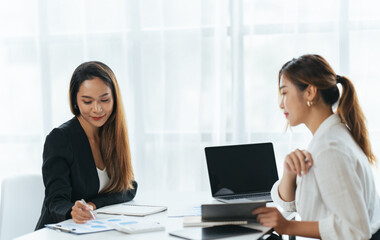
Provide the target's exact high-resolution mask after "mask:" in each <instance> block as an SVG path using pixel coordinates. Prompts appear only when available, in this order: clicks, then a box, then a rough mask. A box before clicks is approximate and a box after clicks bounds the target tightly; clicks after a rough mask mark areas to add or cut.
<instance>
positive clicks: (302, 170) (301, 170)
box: [294, 149, 307, 177]
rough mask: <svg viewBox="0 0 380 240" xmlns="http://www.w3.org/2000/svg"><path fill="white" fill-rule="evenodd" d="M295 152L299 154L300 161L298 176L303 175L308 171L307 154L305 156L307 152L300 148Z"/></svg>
mask: <svg viewBox="0 0 380 240" xmlns="http://www.w3.org/2000/svg"><path fill="white" fill-rule="evenodd" d="M294 152H295V154H296V155H297V158H298V159H297V160H298V161H297V162H298V164H299V165H298V166H299V169H298V171H297V174H298V176H300V177H301V176H302V175H303V174H306V173H307V169H306V164H305V158H306V156H305V154H304V153H303V152H302V151H301V150H299V149H297V150H295V151H294Z"/></svg>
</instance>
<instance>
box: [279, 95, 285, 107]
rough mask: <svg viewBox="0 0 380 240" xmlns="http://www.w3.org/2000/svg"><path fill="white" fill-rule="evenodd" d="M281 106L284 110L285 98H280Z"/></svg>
mask: <svg viewBox="0 0 380 240" xmlns="http://www.w3.org/2000/svg"><path fill="white" fill-rule="evenodd" d="M279 106H280V108H281V109H284V96H282V95H281V96H280V102H279Z"/></svg>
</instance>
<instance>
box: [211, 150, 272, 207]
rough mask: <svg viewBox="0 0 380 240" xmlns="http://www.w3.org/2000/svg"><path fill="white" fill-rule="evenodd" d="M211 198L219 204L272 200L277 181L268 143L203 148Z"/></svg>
mask: <svg viewBox="0 0 380 240" xmlns="http://www.w3.org/2000/svg"><path fill="white" fill-rule="evenodd" d="M205 153H206V161H207V168H208V174H209V180H210V185H211V194H212V196H213V197H214V198H215V199H217V200H219V201H222V202H228V203H230V202H247V201H272V199H271V197H270V191H271V188H272V186H273V184H274V183H275V182H276V181H277V180H278V174H277V167H276V161H275V157H274V151H273V144H272V143H257V144H244V145H230V146H215V147H206V148H205Z"/></svg>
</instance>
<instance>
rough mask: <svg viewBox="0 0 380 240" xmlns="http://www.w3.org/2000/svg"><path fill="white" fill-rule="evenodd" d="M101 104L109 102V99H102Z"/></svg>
mask: <svg viewBox="0 0 380 240" xmlns="http://www.w3.org/2000/svg"><path fill="white" fill-rule="evenodd" d="M101 101H102V102H104V103H105V102H109V101H110V99H109V98H107V99H103V100H101Z"/></svg>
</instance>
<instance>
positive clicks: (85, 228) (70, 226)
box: [45, 216, 136, 234]
mask: <svg viewBox="0 0 380 240" xmlns="http://www.w3.org/2000/svg"><path fill="white" fill-rule="evenodd" d="M110 223H117V224H120V225H126V224H133V223H136V221H134V220H131V219H130V218H127V217H124V216H119V217H112V218H106V219H96V220H90V221H87V222H86V223H83V224H78V223H74V222H71V221H70V222H61V223H56V224H46V225H45V226H46V227H47V228H50V229H54V230H58V231H61V232H67V233H73V234H86V233H96V232H104V231H110V230H113V229H114V228H113V227H112V226H111V225H110Z"/></svg>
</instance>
